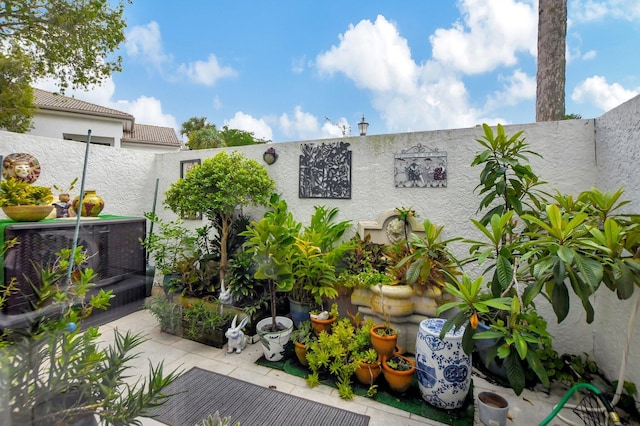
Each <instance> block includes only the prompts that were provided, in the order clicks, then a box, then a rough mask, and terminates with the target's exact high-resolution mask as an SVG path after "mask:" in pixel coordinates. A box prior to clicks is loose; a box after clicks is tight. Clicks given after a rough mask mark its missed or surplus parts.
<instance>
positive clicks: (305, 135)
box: [278, 105, 320, 140]
mask: <svg viewBox="0 0 640 426" xmlns="http://www.w3.org/2000/svg"><path fill="white" fill-rule="evenodd" d="M278 123H279V128H280V130H281V131H282V132H283V133H284V134H285V136H287V137H290V138H298V139H300V140H305V139H314V138H317V137H319V134H320V132H319V125H318V119H317V118H316V117H315V116H314V115H312V114H309V113H308V112H304V111H302V107H301V106H299V105H298V106H296V107H295V108H294V112H293V117H289V115H288V114H287V113H284V114H282V115H281V116H280V118H279V119H278Z"/></svg>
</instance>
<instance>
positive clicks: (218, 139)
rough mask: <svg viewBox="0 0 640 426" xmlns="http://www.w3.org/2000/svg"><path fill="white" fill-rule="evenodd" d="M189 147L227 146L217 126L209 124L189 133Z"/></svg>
mask: <svg viewBox="0 0 640 426" xmlns="http://www.w3.org/2000/svg"><path fill="white" fill-rule="evenodd" d="M187 146H188V147H189V149H209V148H222V147H224V146H227V145H226V143H225V141H224V139H223V138H222V135H221V134H220V132H218V129H216V126H207V127H204V128H202V129H199V130H195V131H193V132H191V133H189V141H188V142H187Z"/></svg>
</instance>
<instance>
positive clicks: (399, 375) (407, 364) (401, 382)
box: [382, 355, 416, 393]
mask: <svg viewBox="0 0 640 426" xmlns="http://www.w3.org/2000/svg"><path fill="white" fill-rule="evenodd" d="M415 371H416V366H415V364H414V363H413V362H412V361H411V360H410V359H409V358H407V357H405V356H403V355H394V356H392V357H391V358H388V359H383V360H382V374H383V375H384V379H385V380H386V382H387V384H388V385H389V387H390V388H391V390H393V391H394V392H398V393H405V392H406V391H407V390H408V389H409V387H411V383H412V382H413V375H414V373H415Z"/></svg>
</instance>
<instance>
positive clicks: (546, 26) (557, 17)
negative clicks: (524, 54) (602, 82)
mask: <svg viewBox="0 0 640 426" xmlns="http://www.w3.org/2000/svg"><path fill="white" fill-rule="evenodd" d="M566 39H567V0H539V5H538V72H537V76H536V83H537V86H536V121H555V120H563V119H564V116H565V108H564V97H565V93H564V86H565V78H566V77H565V70H566V58H565V49H566Z"/></svg>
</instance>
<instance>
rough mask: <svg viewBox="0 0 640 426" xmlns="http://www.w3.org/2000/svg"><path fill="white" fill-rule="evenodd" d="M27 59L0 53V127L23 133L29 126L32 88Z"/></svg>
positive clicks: (31, 114)
mask: <svg viewBox="0 0 640 426" xmlns="http://www.w3.org/2000/svg"><path fill="white" fill-rule="evenodd" d="M28 69H29V62H28V59H27V58H26V57H24V56H22V55H15V56H13V57H7V56H5V55H3V54H2V53H0V128H3V129H6V130H8V131H10V132H16V133H24V132H26V131H28V130H29V129H30V128H31V118H32V117H33V112H34V110H35V108H34V106H33V89H32V88H31V85H30V84H29V83H30V76H29V71H28Z"/></svg>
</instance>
